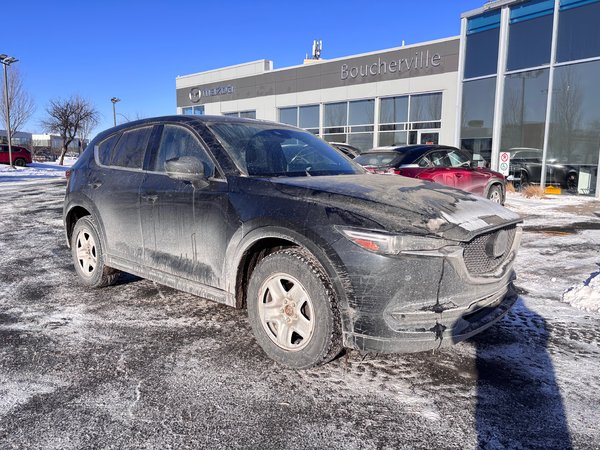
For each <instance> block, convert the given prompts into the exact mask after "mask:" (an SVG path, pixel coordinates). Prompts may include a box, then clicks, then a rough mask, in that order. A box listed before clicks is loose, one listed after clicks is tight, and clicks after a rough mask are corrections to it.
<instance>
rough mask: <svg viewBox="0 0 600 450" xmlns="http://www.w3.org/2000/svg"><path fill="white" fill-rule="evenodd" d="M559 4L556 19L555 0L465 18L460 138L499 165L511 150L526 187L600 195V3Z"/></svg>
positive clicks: (518, 181)
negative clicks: (492, 59) (484, 50)
mask: <svg viewBox="0 0 600 450" xmlns="http://www.w3.org/2000/svg"><path fill="white" fill-rule="evenodd" d="M556 3H558V6H559V7H558V8H557V9H558V11H557V12H556V13H555V1H554V0H530V1H525V2H517V1H515V2H510V3H506V4H504V5H501V6H500V8H497V9H495V10H492V11H486V12H485V13H483V14H479V15H474V16H471V17H468V18H466V19H465V27H464V30H465V31H464V35H463V37H462V39H463V41H462V42H463V46H465V47H464V49H463V57H464V69H463V73H462V80H463V84H462V101H461V111H462V112H461V123H460V142H461V146H462V147H463V148H464V149H467V150H469V151H470V152H471V154H472V155H473V159H482V160H484V161H488V158H489V162H490V163H491V166H492V167H493V168H498V167H499V164H498V158H499V153H500V152H502V151H508V152H509V153H510V155H511V160H510V169H509V174H508V175H509V180H512V181H513V183H514V184H515V186H516V187H517V188H518V187H523V186H525V185H527V184H541V185H543V186H545V187H548V186H552V187H553V188H554V189H553V190H552V192H561V193H566V194H579V195H598V192H597V191H598V187H597V186H598V184H599V183H598V163H599V159H600V106H599V105H600V103H599V101H598V99H599V98H600V83H598V81H597V80H600V27H599V26H598V23H600V1H599V0H560V1H559V2H556ZM501 9H503V10H504V12H505V13H504V14H501ZM502 30H505V31H502ZM494 33H495V34H494ZM500 36H505V38H504V39H502V40H500V39H499V38H500ZM553 45H555V47H553ZM484 48H486V49H487V52H488V54H487V56H486V55H484V52H483V50H482V49H484ZM553 48H554V49H555V50H554V53H553ZM553 54H554V55H555V57H554V58H553ZM490 55H492V56H493V58H494V59H495V62H494V63H492V61H490V58H489V57H490ZM502 57H504V58H505V59H502V60H498V58H502ZM480 58H482V59H480ZM492 66H495V67H494V68H493V70H492ZM496 93H501V94H502V97H501V98H499V99H496ZM548 108H550V109H549V110H548ZM547 120H548V122H547Z"/></svg>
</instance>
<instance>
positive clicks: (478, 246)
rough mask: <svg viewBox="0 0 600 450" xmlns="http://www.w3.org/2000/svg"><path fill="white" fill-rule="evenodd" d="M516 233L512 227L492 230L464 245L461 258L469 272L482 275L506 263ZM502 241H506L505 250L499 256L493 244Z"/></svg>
mask: <svg viewBox="0 0 600 450" xmlns="http://www.w3.org/2000/svg"><path fill="white" fill-rule="evenodd" d="M503 232H506V236H505V237H503V236H501V234H503ZM516 233H517V227H516V225H513V226H511V227H507V228H502V229H500V230H494V231H492V232H490V233H485V234H481V235H479V236H477V237H476V238H474V239H473V240H472V241H470V242H467V243H466V244H464V252H463V258H464V260H465V265H466V266H467V269H468V270H469V272H470V273H472V274H476V275H482V274H486V273H490V272H493V271H494V270H496V269H497V268H498V267H499V266H500V265H501V264H502V263H503V262H504V261H506V258H507V257H508V255H509V254H510V249H511V247H512V244H513V241H514V240H515V234H516ZM504 239H505V240H506V245H505V249H504V251H503V252H502V253H501V254H499V253H500V252H499V249H498V248H495V247H498V246H497V245H495V244H496V241H503V240H504ZM502 243H503V242H502ZM502 247H504V245H503V246H502Z"/></svg>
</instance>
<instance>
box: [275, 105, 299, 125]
mask: <svg viewBox="0 0 600 450" xmlns="http://www.w3.org/2000/svg"><path fill="white" fill-rule="evenodd" d="M279 121H280V122H281V123H285V124H288V125H292V126H294V127H295V126H298V108H281V109H279Z"/></svg>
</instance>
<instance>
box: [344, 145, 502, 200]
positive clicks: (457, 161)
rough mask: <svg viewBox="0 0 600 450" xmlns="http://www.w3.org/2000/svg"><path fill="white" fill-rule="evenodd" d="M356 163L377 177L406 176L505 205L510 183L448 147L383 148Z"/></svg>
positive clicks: (366, 155)
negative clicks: (507, 188) (377, 174)
mask: <svg viewBox="0 0 600 450" xmlns="http://www.w3.org/2000/svg"><path fill="white" fill-rule="evenodd" d="M354 161H355V162H357V163H358V164H361V165H362V166H364V167H365V168H366V169H367V170H369V171H371V172H373V173H385V174H396V175H404V176H405V177H411V178H418V179H420V180H428V181H434V182H436V183H440V184H445V185H447V186H452V187H455V188H458V189H462V190H464V191H467V192H471V193H473V194H476V195H480V196H482V197H486V198H488V199H490V200H491V201H493V202H496V203H500V204H504V199H505V196H506V181H505V179H504V176H503V175H502V174H501V173H498V172H494V171H492V170H489V169H486V168H483V167H477V163H476V161H471V160H470V157H469V155H468V154H467V153H466V152H464V151H462V150H459V149H457V148H455V147H449V146H445V145H407V146H402V147H380V148H375V149H373V150H370V151H368V152H365V153H362V154H361V155H360V156H358V157H356V158H355V160H354Z"/></svg>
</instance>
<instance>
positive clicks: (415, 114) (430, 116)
mask: <svg viewBox="0 0 600 450" xmlns="http://www.w3.org/2000/svg"><path fill="white" fill-rule="evenodd" d="M441 118H442V94H441V92H438V93H436V94H421V95H411V96H410V120H411V121H415V122H425V121H430V120H440V119H441Z"/></svg>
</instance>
